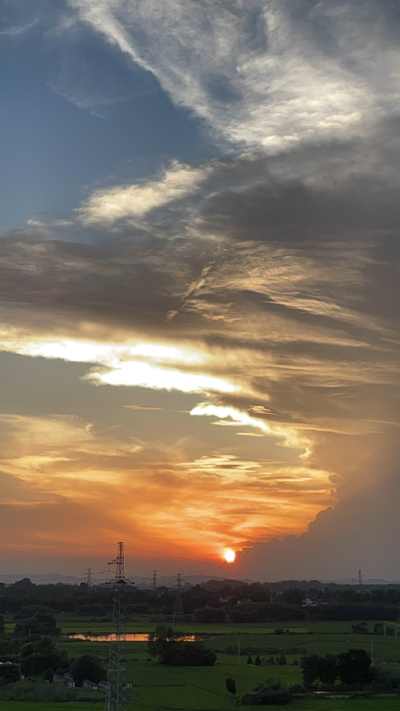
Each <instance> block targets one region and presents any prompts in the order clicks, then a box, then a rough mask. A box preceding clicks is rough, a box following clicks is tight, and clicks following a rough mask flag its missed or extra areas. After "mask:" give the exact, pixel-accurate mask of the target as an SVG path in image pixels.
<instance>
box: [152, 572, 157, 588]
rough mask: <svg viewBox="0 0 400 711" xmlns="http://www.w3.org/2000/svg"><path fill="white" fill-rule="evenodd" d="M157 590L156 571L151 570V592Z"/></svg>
mask: <svg viewBox="0 0 400 711" xmlns="http://www.w3.org/2000/svg"><path fill="white" fill-rule="evenodd" d="M156 592H157V571H156V570H153V593H154V594H155V593H156Z"/></svg>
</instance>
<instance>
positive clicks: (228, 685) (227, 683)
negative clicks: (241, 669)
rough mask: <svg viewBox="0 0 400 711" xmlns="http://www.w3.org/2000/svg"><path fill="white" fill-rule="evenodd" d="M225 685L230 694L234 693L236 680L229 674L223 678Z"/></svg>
mask: <svg viewBox="0 0 400 711" xmlns="http://www.w3.org/2000/svg"><path fill="white" fill-rule="evenodd" d="M225 686H226V688H227V690H228V691H229V693H230V694H232V696H234V695H235V694H236V682H235V680H234V679H233V678H232V677H231V676H230V677H228V679H226V680H225Z"/></svg>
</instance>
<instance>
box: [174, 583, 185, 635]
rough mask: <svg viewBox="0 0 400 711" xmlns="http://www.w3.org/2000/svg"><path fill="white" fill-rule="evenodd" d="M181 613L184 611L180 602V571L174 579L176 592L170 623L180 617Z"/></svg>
mask: <svg viewBox="0 0 400 711" xmlns="http://www.w3.org/2000/svg"><path fill="white" fill-rule="evenodd" d="M183 615H184V612H183V602H182V576H181V574H180V573H178V577H177V579H176V594H175V604H174V611H173V613H172V624H174V623H175V620H177V619H182V617H183Z"/></svg>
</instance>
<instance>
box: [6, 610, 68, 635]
mask: <svg viewBox="0 0 400 711" xmlns="http://www.w3.org/2000/svg"><path fill="white" fill-rule="evenodd" d="M32 607H33V606H32ZM59 631H60V630H59V628H58V627H57V621H56V618H55V617H54V615H53V614H52V613H51V612H43V611H42V610H37V611H36V612H34V614H33V616H32V617H22V618H20V619H18V620H17V622H16V623H15V627H14V635H15V636H16V637H29V636H30V635H31V634H40V635H55V634H59Z"/></svg>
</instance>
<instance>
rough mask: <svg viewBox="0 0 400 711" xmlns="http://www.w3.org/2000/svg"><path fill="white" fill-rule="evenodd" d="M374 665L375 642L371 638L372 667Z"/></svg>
mask: <svg viewBox="0 0 400 711" xmlns="http://www.w3.org/2000/svg"><path fill="white" fill-rule="evenodd" d="M373 666H374V643H373V641H372V639H371V667H373Z"/></svg>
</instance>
